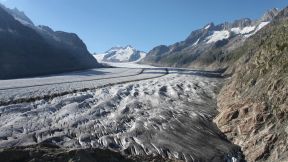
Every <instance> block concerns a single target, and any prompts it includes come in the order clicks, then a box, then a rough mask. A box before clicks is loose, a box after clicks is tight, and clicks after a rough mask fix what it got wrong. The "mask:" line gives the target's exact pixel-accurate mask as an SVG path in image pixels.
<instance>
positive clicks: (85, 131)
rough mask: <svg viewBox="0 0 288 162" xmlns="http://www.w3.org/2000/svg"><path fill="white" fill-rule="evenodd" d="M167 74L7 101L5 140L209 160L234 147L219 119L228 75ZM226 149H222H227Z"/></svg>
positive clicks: (0, 134) (1, 125)
mask: <svg viewBox="0 0 288 162" xmlns="http://www.w3.org/2000/svg"><path fill="white" fill-rule="evenodd" d="M171 73H174V74H170V75H167V76H165V77H162V78H158V79H153V80H146V81H138V82H134V83H129V84H121V85H115V86H111V87H106V88H101V89H97V90H90V91H87V92H79V93H74V94H68V95H65V96H61V97H56V98H54V99H52V100H48V101H46V100H39V101H36V102H33V103H23V104H16V105H9V106H2V107H0V114H1V118H0V147H2V148H5V147H11V146H18V145H31V144H36V143H40V142H43V141H46V142H51V143H54V144H56V145H59V146H60V147H63V148H73V149H74V148H89V147H95V148H109V149H112V150H115V151H119V152H123V153H125V154H129V155H160V156H163V157H167V158H171V159H173V158H176V159H182V160H185V161H194V160H195V159H198V160H200V161H207V160H210V159H212V158H215V157H218V158H220V157H222V156H224V154H225V155H226V154H229V153H231V152H233V151H234V150H235V149H238V147H235V146H234V145H233V144H231V143H229V142H227V140H226V139H224V138H223V137H222V134H221V132H220V131H219V130H218V128H217V127H216V126H215V125H214V124H213V122H212V118H213V116H215V114H216V113H217V112H216V93H217V91H218V90H219V86H221V84H222V80H221V79H216V78H208V77H200V76H195V75H192V74H191V73H189V72H188V73H186V75H183V74H182V75H180V74H178V73H179V72H177V71H174V72H173V71H172V72H171ZM220 150H221V151H220Z"/></svg>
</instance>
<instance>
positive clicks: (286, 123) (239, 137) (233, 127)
mask: <svg viewBox="0 0 288 162" xmlns="http://www.w3.org/2000/svg"><path fill="white" fill-rule="evenodd" d="M287 11H288V9H287V8H286V9H285V10H284V11H282V13H280V14H279V15H280V16H282V17H287V15H285V14H283V13H286V12H287ZM283 15H284V16H283ZM280 16H278V17H277V18H276V19H275V20H274V21H273V22H272V23H271V24H270V25H268V26H267V27H265V28H264V29H263V30H261V31H259V32H258V33H257V34H256V35H254V36H253V37H251V38H249V39H248V40H247V41H246V43H245V44H244V46H243V47H241V49H238V50H236V54H239V53H237V51H241V52H243V55H242V56H241V57H240V59H239V60H238V61H237V62H236V63H235V64H234V66H233V68H231V69H232V70H231V69H230V70H229V71H233V72H234V74H233V75H232V77H231V78H230V79H229V80H228V81H227V84H226V85H225V86H224V87H223V89H222V90H221V92H220V94H219V96H218V107H219V112H220V114H219V115H218V116H217V117H216V119H215V122H216V124H217V125H218V127H219V128H220V129H221V130H222V131H223V132H224V133H225V134H226V135H227V137H228V138H229V139H230V140H231V141H232V142H234V143H235V144H237V145H239V146H241V147H242V150H243V152H244V154H245V156H246V159H247V161H249V162H250V161H251V162H253V161H271V162H274V161H288V115H287V114H288V20H287V18H282V17H280ZM234 54H235V53H234ZM231 55H232V56H233V53H232V54H231Z"/></svg>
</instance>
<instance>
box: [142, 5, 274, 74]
mask: <svg viewBox="0 0 288 162" xmlns="http://www.w3.org/2000/svg"><path fill="white" fill-rule="evenodd" d="M278 12H279V11H278V10H277V9H275V8H274V9H272V10H270V11H268V12H267V13H265V14H264V16H263V17H262V18H260V19H259V20H251V19H249V18H244V19H240V20H236V21H234V22H232V23H229V22H225V23H222V24H219V25H214V24H213V23H209V24H207V25H205V26H204V27H203V28H202V29H198V30H195V31H193V32H192V33H191V34H190V35H189V36H188V37H187V39H186V40H184V41H181V42H177V43H175V44H173V45H169V46H165V45H161V46H157V47H155V48H153V49H152V50H151V51H150V52H149V53H148V54H147V56H146V57H145V59H143V60H142V63H145V64H151V65H156V66H172V67H189V68H197V69H215V68H222V67H225V64H223V60H224V59H225V57H226V56H227V54H228V53H229V52H230V51H232V50H233V49H235V48H237V47H239V46H241V45H242V44H243V42H244V41H245V40H246V39H247V38H249V37H251V36H252V35H254V34H255V33H256V32H258V31H259V30H260V29H262V28H263V27H264V26H266V25H267V24H269V22H270V21H271V20H272V19H273V18H274V17H275V16H276V15H277V13H278Z"/></svg>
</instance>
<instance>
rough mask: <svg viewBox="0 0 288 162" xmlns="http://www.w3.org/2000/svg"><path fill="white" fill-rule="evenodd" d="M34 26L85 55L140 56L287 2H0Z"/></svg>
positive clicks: (255, 16)
mask: <svg viewBox="0 0 288 162" xmlns="http://www.w3.org/2000/svg"><path fill="white" fill-rule="evenodd" d="M0 2H2V3H3V4H4V5H6V6H7V7H10V8H14V7H17V8H18V9H19V10H22V11H24V12H25V13H26V15H28V17H30V18H31V20H32V21H33V22H34V23H35V24H36V25H40V24H43V25H47V26H50V27H51V28H53V29H54V30H63V31H67V32H74V33H77V34H78V35H79V36H80V37H81V38H82V39H83V41H84V42H85V43H86V45H87V47H88V49H89V51H90V52H92V53H94V52H103V51H106V50H108V49H109V48H110V47H112V46H118V45H120V46H125V45H128V44H129V45H132V46H134V47H136V48H138V49H140V50H143V51H149V50H150V49H151V48H153V47H155V46H157V45H160V44H165V45H169V44H172V43H175V42H177V41H181V40H184V39H185V38H186V37H187V36H188V35H189V34H190V33H191V31H193V30H195V29H198V28H201V27H202V26H204V25H205V24H207V23H209V22H214V23H216V24H218V23H221V22H224V21H232V20H235V19H239V18H244V17H248V18H252V19H256V18H259V17H260V16H262V14H263V13H264V12H265V11H267V10H268V9H271V8H273V7H276V8H284V7H285V6H286V5H288V0H241V1H240V0H81V1H80V0H0Z"/></svg>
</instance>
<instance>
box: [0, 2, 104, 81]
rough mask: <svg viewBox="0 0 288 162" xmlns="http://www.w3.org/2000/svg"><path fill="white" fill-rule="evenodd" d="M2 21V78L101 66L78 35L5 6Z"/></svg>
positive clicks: (0, 71) (0, 62) (0, 48)
mask: <svg viewBox="0 0 288 162" xmlns="http://www.w3.org/2000/svg"><path fill="white" fill-rule="evenodd" d="M0 22H1V23H0V79H10V78H20V77H31V76H38V75H47V74H53V73H61V72H68V71H73V70H82V69H88V68H96V67H100V66H101V65H100V64H98V63H97V61H96V60H95V58H94V57H93V56H92V55H91V54H90V53H89V52H88V50H87V47H86V45H85V44H84V43H83V41H82V40H81V39H80V38H79V37H78V36H77V35H76V34H73V33H65V32H61V31H56V32H55V31H53V30H52V29H50V28H48V27H44V26H39V27H38V26H35V25H34V24H33V22H32V21H31V20H30V19H29V18H28V17H27V16H26V15H25V14H24V13H23V12H20V11H19V10H17V9H13V10H11V9H8V8H6V7H4V6H3V5H1V6H0Z"/></svg>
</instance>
